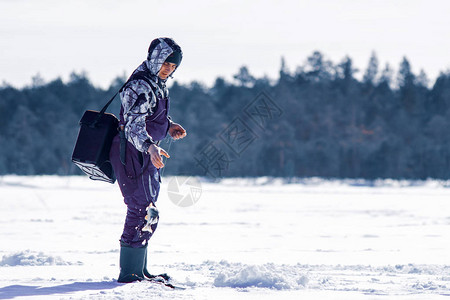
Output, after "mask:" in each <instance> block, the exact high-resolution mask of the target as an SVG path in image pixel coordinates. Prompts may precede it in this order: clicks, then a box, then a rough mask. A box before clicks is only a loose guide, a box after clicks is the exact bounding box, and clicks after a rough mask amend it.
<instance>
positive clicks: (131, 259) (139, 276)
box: [117, 243, 147, 283]
mask: <svg viewBox="0 0 450 300" xmlns="http://www.w3.org/2000/svg"><path fill="white" fill-rule="evenodd" d="M146 250H147V247H142V248H132V247H130V246H127V245H125V244H123V243H121V244H120V274H119V278H118V279H117V281H118V282H123V283H128V282H133V281H138V280H139V281H141V280H144V273H143V272H142V271H143V269H144V257H145V255H146V253H147V251H146Z"/></svg>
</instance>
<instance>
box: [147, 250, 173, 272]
mask: <svg viewBox="0 0 450 300" xmlns="http://www.w3.org/2000/svg"><path fill="white" fill-rule="evenodd" d="M143 273H144V276H145V277H147V278H148V279H153V278H155V277H161V278H163V279H164V280H170V276H169V275H167V274H166V273H164V274H159V275H152V274H150V272H149V271H148V270H147V246H145V255H144V269H143Z"/></svg>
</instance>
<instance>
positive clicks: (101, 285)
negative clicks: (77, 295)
mask: <svg viewBox="0 0 450 300" xmlns="http://www.w3.org/2000/svg"><path fill="white" fill-rule="evenodd" d="M120 285H121V284H120V283H117V282H116V281H101V282H73V283H70V284H62V285H57V286H50V287H39V286H32V285H10V286H5V287H3V288H0V299H12V298H14V297H23V296H44V295H53V294H66V293H73V292H79V291H89V290H105V289H113V288H115V287H118V286H120Z"/></svg>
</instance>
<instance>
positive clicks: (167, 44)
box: [145, 38, 182, 76]
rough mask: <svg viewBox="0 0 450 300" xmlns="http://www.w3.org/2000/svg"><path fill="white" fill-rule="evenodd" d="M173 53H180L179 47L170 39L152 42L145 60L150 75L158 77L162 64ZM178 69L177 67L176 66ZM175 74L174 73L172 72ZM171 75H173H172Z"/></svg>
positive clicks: (159, 39)
mask: <svg viewBox="0 0 450 300" xmlns="http://www.w3.org/2000/svg"><path fill="white" fill-rule="evenodd" d="M174 51H179V52H180V53H182V51H181V48H180V46H178V44H177V43H175V41H174V40H173V39H171V38H158V39H155V40H153V41H152V43H151V44H150V47H149V48H148V55H147V60H146V61H145V63H146V66H147V68H148V69H149V70H150V73H151V74H152V75H154V76H156V75H158V72H159V70H160V69H161V66H162V64H163V63H164V62H165V61H166V59H167V57H169V55H170V54H172V53H173V52H174ZM177 68H178V66H177ZM174 72H175V71H174ZM172 75H173V73H172Z"/></svg>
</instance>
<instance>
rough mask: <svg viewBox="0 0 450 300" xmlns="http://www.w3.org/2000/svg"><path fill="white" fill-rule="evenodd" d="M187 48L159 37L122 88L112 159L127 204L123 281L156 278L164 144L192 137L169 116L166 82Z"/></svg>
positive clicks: (123, 247)
mask: <svg viewBox="0 0 450 300" xmlns="http://www.w3.org/2000/svg"><path fill="white" fill-rule="evenodd" d="M182 55H183V53H182V51H181V48H180V46H178V45H177V44H176V43H175V41H174V40H172V39H170V38H158V39H155V40H153V41H152V42H151V44H150V47H149V50H148V55H147V60H145V61H144V62H143V63H142V64H141V65H140V66H139V67H138V68H137V69H136V70H135V71H134V72H133V74H132V75H131V76H130V78H129V79H128V82H127V84H126V85H125V86H124V87H123V88H122V89H121V90H120V98H121V101H122V107H121V111H120V128H121V132H120V134H119V135H117V136H116V137H115V138H114V140H113V143H112V147H111V152H110V159H111V164H112V166H113V169H114V172H115V174H116V177H117V182H118V184H119V186H120V190H121V192H122V195H123V197H124V202H125V204H126V205H127V208H128V209H127V216H126V219H125V225H124V229H123V234H122V237H121V239H120V244H121V250H120V275H119V278H118V281H119V282H132V281H136V280H143V279H145V277H149V278H152V277H154V276H153V275H150V274H149V273H148V271H147V266H146V265H147V245H148V240H149V239H150V237H151V236H152V234H153V232H154V231H155V230H156V227H157V225H158V218H159V217H158V210H157V209H156V206H155V203H156V201H157V199H158V193H159V185H160V182H161V179H160V172H159V170H160V169H161V168H163V167H164V163H163V161H162V155H164V156H166V157H167V158H169V154H168V153H167V152H166V151H165V150H164V149H162V148H160V147H159V146H158V145H159V142H160V141H161V140H163V139H164V138H165V137H166V135H167V133H169V135H170V136H171V137H172V138H173V139H175V140H176V139H180V138H183V137H185V136H186V130H185V129H184V128H183V127H182V126H181V125H179V124H177V123H174V122H173V121H172V120H171V118H170V117H169V102H170V100H169V91H168V89H167V87H166V81H167V79H168V77H169V76H171V75H172V74H173V72H174V71H175V70H176V68H177V67H178V66H179V65H180V63H181V59H182Z"/></svg>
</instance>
